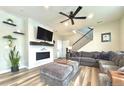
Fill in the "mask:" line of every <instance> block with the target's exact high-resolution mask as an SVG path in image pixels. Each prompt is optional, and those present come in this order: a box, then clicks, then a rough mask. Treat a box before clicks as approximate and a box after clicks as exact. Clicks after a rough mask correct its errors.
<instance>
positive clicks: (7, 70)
mask: <svg viewBox="0 0 124 93" xmlns="http://www.w3.org/2000/svg"><path fill="white" fill-rule="evenodd" d="M23 68H28V67H27V66H21V67H19V69H23ZM7 72H11V69H6V70H3V71H0V74H3V73H7Z"/></svg>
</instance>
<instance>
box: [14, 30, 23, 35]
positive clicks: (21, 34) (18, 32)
mask: <svg viewBox="0 0 124 93" xmlns="http://www.w3.org/2000/svg"><path fill="white" fill-rule="evenodd" d="M13 33H15V34H20V35H24V33H21V32H16V31H15V32H13Z"/></svg>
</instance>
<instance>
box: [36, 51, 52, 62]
mask: <svg viewBox="0 0 124 93" xmlns="http://www.w3.org/2000/svg"><path fill="white" fill-rule="evenodd" d="M46 58H50V52H36V60H42V59H46Z"/></svg>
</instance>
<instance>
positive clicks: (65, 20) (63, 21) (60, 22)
mask: <svg viewBox="0 0 124 93" xmlns="http://www.w3.org/2000/svg"><path fill="white" fill-rule="evenodd" d="M68 20H69V19H66V20H64V21H61V22H60V23H63V22H65V21H68Z"/></svg>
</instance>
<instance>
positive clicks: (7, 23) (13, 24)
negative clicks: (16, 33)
mask: <svg viewBox="0 0 124 93" xmlns="http://www.w3.org/2000/svg"><path fill="white" fill-rule="evenodd" d="M3 23H5V24H8V25H12V26H16V24H13V23H9V22H7V21H3Z"/></svg>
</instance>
